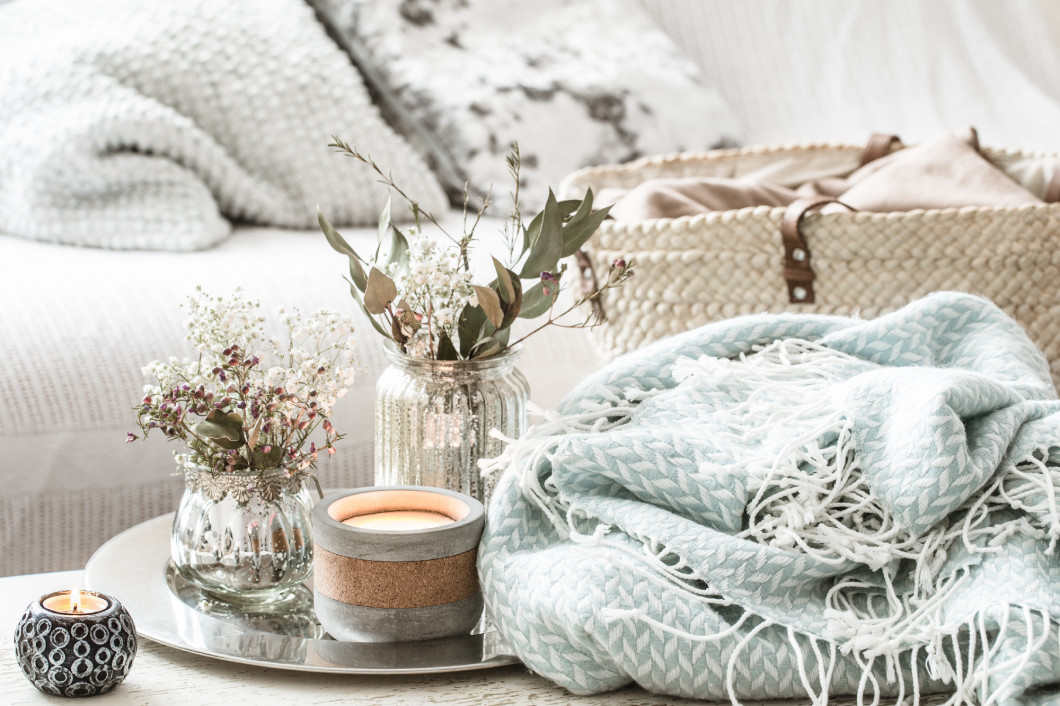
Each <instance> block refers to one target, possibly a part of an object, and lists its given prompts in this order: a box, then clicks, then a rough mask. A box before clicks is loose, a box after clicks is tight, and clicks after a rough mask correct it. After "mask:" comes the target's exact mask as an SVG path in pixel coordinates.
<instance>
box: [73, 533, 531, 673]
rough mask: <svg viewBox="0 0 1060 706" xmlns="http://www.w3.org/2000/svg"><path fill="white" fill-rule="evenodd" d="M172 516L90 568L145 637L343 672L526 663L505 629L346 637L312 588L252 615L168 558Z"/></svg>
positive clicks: (126, 539) (88, 581)
mask: <svg viewBox="0 0 1060 706" xmlns="http://www.w3.org/2000/svg"><path fill="white" fill-rule="evenodd" d="M172 524H173V514H172V513H170V514H168V515H163V516H161V517H156V518H154V519H153V520H148V521H147V522H144V523H142V524H139V525H137V526H135V527H133V528H131V529H129V530H126V531H125V532H123V533H121V534H119V535H118V536H117V537H114V538H113V539H111V540H110V541H109V542H107V543H106V544H104V545H103V546H102V547H100V548H99V550H98V551H97V552H96V553H95V554H93V555H92V558H91V559H90V560H89V562H88V565H87V566H86V567H85V587H86V588H89V589H91V590H93V591H100V592H102V593H108V594H110V595H112V596H115V597H116V598H117V599H118V600H120V601H121V602H122V603H124V604H125V607H126V608H128V610H129V613H131V614H132V616H133V620H134V621H135V622H136V629H137V632H138V633H139V634H140V635H141V636H143V637H146V638H149V639H151V640H154V641H155V642H160V643H162V644H163V645H169V646H170V647H175V648H177V649H179V650H185V651H187V652H194V653H197V654H202V655H207V656H209V657H215V658H217V659H222V660H227V661H230V662H241V663H243V664H254V665H258V666H264V667H275V668H279V669H295V670H302V671H308V672H332V673H336V672H337V673H343V674H431V673H437V672H460V671H465V670H472V669H488V668H491V667H500V666H504V665H508V664H514V663H515V662H517V661H518V660H517V659H516V658H515V657H513V656H511V655H510V654H508V652H510V650H509V649H508V647H507V646H506V645H505V644H504V643H503V641H502V640H501V638H500V636H499V634H498V633H496V632H495V631H492V630H486V631H485V632H479V633H478V634H471V635H463V636H460V637H449V638H443V639H439V640H425V641H410V642H387V643H380V642H340V641H337V640H333V639H332V638H331V637H330V636H329V635H327V634H326V633H325V632H324V630H323V629H322V628H321V627H320V623H318V622H317V619H316V616H315V615H314V614H313V608H312V603H313V594H312V591H311V590H309V588H308V587H306V588H305V589H304V590H303V591H302V592H301V594H300V595H298V596H296V599H295V600H292V601H290V602H289V604H288V605H287V606H286V607H284V608H283V609H282V610H279V611H277V610H273V611H272V612H268V613H246V612H240V611H239V610H237V609H234V608H233V607H232V606H229V605H228V604H224V603H220V602H217V601H214V600H212V599H210V598H208V597H207V596H205V595H203V594H202V593H201V592H199V591H198V589H196V588H195V587H194V586H193V585H191V584H189V583H188V582H187V581H185V580H184V579H183V578H181V576H180V574H178V573H177V571H176V570H175V569H174V568H173V566H172V564H171V563H170V562H169V531H170V526H171V525H172Z"/></svg>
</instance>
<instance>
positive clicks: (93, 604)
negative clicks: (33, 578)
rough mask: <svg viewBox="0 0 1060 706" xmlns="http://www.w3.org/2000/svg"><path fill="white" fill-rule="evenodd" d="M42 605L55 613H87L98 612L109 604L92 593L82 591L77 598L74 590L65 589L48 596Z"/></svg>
mask: <svg viewBox="0 0 1060 706" xmlns="http://www.w3.org/2000/svg"><path fill="white" fill-rule="evenodd" d="M41 605H42V606H44V608H45V609H47V610H50V611H52V612H53V613H66V614H67V615H87V614H89V613H98V612H100V611H101V610H105V609H106V607H107V606H108V605H109V604H108V602H107V601H106V600H104V599H103V598H100V597H99V596H93V595H92V594H91V593H84V592H82V593H81V595H80V597H78V598H76V599H75V598H74V595H73V592H72V591H64V592H62V593H60V594H59V595H58V596H52V597H51V598H46V599H45V600H44V601H43V602H42V603H41ZM75 605H76V609H75Z"/></svg>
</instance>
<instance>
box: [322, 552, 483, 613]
mask: <svg viewBox="0 0 1060 706" xmlns="http://www.w3.org/2000/svg"><path fill="white" fill-rule="evenodd" d="M477 558H478V548H477V547H475V548H473V549H471V550H469V551H466V552H464V553H462V554H456V555H454V556H447V557H442V558H440V559H426V560H423V561H371V560H366V559H356V558H353V557H347V556H341V555H339V554H333V553H331V552H329V551H328V550H326V549H324V548H322V547H320V546H318V547H317V548H316V560H315V567H314V570H315V574H314V576H313V586H314V588H315V589H316V590H317V591H319V592H320V593H321V594H323V595H325V596H327V597H328V598H332V599H334V600H336V601H341V602H342V603H349V604H351V605H359V606H365V607H369V608H423V607H427V606H435V605H441V604H443V603H453V602H455V601H460V600H463V599H465V598H470V597H471V596H474V595H475V594H477V593H478V592H479V584H478V572H477V570H476V568H475V562H476V560H477Z"/></svg>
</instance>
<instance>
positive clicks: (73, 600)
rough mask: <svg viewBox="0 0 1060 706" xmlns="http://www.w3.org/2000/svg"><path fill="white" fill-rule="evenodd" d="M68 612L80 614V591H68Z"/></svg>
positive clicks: (74, 589)
mask: <svg viewBox="0 0 1060 706" xmlns="http://www.w3.org/2000/svg"><path fill="white" fill-rule="evenodd" d="M70 610H71V612H74V613H80V612H81V589H79V588H72V589H70Z"/></svg>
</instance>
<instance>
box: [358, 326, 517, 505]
mask: <svg viewBox="0 0 1060 706" xmlns="http://www.w3.org/2000/svg"><path fill="white" fill-rule="evenodd" d="M384 350H385V352H386V355H387V358H389V359H390V366H389V367H387V369H386V370H384V371H383V374H382V375H381V376H380V377H379V381H378V383H377V384H376V398H375V484H376V485H426V486H432V487H435V488H447V489H449V490H455V491H458V492H461V493H465V494H467V495H470V496H471V497H473V498H475V499H477V500H478V501H479V502H481V503H482V504H483V505H484V506H486V507H487V508H488V507H489V499H490V495H491V493H492V490H493V485H494V482H495V481H494V480H493V479H484V478H482V475H481V473H480V471H479V466H478V462H479V460H480V459H489V458H494V457H496V456H499V455H500V454H501V452H502V451H503V450H504V442H503V441H501V440H499V439H495V438H493V437H492V436H490V430H492V429H497V430H499V431H500V432H501V433H502V434H503V435H504V436H506V437H508V438H517V437H519V436H520V435H521V434H522V433H523V432H524V431H525V430H526V427H527V412H526V402H527V399H528V397H529V395H530V386H529V385H528V384H527V382H526V378H525V377H523V374H522V373H521V372H519V370H518V369H517V368H516V367H515V361H516V359H517V358H518V356H519V352H520V349H519V347H518V346H516V347H515V348H512V349H511V350H508V351H505V352H504V353H502V354H500V355H497V356H492V357H489V358H484V359H475V360H457V361H441V360H430V359H426V358H416V357H413V356H409V355H405V354H404V353H402V352H401V351H400V350H399V349H398V348H397V346H395V345H394V344H392V343H389V342H387V344H386V345H385V347H384Z"/></svg>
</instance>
